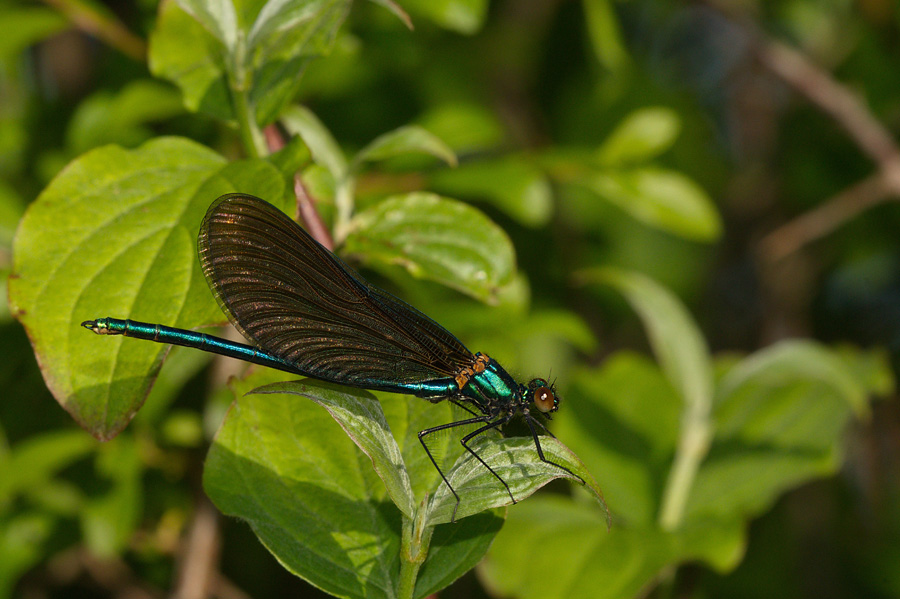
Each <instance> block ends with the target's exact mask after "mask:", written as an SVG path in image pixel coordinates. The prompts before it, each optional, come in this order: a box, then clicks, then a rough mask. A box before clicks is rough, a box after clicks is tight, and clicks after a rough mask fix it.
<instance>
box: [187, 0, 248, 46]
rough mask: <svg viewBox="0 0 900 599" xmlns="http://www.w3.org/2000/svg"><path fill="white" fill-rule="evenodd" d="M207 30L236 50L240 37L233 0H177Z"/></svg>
mask: <svg viewBox="0 0 900 599" xmlns="http://www.w3.org/2000/svg"><path fill="white" fill-rule="evenodd" d="M175 2H177V3H178V6H180V7H181V9H182V10H183V11H185V12H186V13H188V14H189V15H191V16H192V17H193V18H194V19H195V20H196V21H197V22H198V23H200V24H201V25H202V26H203V28H204V29H206V31H207V32H209V33H210V34H212V36H213V37H214V38H216V39H217V40H219V41H220V42H222V44H223V45H224V46H225V49H226V50H227V51H228V52H234V51H235V47H236V45H237V39H238V23H237V13H236V12H235V10H234V3H233V2H232V0H175Z"/></svg>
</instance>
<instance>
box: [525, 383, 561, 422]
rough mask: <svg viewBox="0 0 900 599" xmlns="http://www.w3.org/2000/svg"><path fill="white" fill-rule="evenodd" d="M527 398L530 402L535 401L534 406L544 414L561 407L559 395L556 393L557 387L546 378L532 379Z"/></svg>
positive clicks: (526, 394)
mask: <svg viewBox="0 0 900 599" xmlns="http://www.w3.org/2000/svg"><path fill="white" fill-rule="evenodd" d="M525 400H526V401H527V402H528V403H534V407H536V408H537V409H538V410H539V411H541V412H542V413H544V414H549V413H550V412H555V411H556V410H558V409H559V397H558V396H557V395H556V389H555V388H554V387H553V385H552V384H550V383H548V382H547V381H545V380H544V379H531V382H529V383H528V388H527V389H526V391H525ZM548 417H549V416H548Z"/></svg>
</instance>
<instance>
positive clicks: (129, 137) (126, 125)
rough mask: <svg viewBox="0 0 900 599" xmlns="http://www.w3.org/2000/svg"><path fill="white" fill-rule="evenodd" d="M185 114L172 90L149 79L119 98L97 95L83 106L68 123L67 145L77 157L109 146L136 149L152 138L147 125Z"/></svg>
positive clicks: (128, 88)
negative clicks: (109, 144)
mask: <svg viewBox="0 0 900 599" xmlns="http://www.w3.org/2000/svg"><path fill="white" fill-rule="evenodd" d="M183 111H184V108H183V106H182V102H181V98H179V97H178V92H177V91H176V90H175V89H174V88H173V87H171V86H169V85H166V84H163V83H160V82H158V81H152V80H146V79H145V80H137V81H133V82H131V83H129V84H128V85H127V86H126V87H124V88H122V89H121V90H119V91H118V92H117V93H116V94H110V93H107V92H98V93H96V94H94V95H93V96H91V97H90V98H88V99H86V100H85V101H84V102H82V103H81V104H80V105H79V106H78V110H76V111H75V114H74V115H73V116H72V119H71V120H70V121H69V129H68V131H67V132H66V143H67V145H68V146H69V150H70V151H71V152H72V153H74V154H81V153H84V152H86V151H88V150H90V149H92V148H95V147H97V146H101V145H104V144H107V143H118V144H120V145H124V146H128V147H130V146H135V145H137V144H139V143H142V142H144V141H146V140H147V139H148V138H150V137H151V136H152V135H153V132H152V131H151V130H150V129H149V128H148V127H144V126H143V125H144V124H145V123H149V122H154V121H160V120H164V119H168V118H171V117H173V116H175V115H178V114H181V113H182V112H183Z"/></svg>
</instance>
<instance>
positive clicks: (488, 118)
mask: <svg viewBox="0 0 900 599" xmlns="http://www.w3.org/2000/svg"><path fill="white" fill-rule="evenodd" d="M417 121H418V123H419V125H421V126H422V127H424V128H425V129H427V130H429V131H431V132H432V133H434V134H435V135H437V136H438V137H439V138H440V139H442V140H443V141H444V143H446V144H447V145H448V146H450V147H451V148H453V150H454V151H455V152H456V153H458V154H462V153H472V152H479V151H484V150H489V149H492V148H496V147H498V146H500V145H501V144H502V143H503V140H504V136H505V134H504V130H503V125H502V124H501V123H500V121H499V120H498V119H497V117H496V115H494V114H493V113H491V112H490V111H488V110H486V109H485V107H484V106H482V105H480V104H476V103H474V102H463V101H456V102H448V103H446V104H441V105H439V106H435V107H432V108H430V109H429V110H428V111H427V112H425V114H423V115H422V116H421V117H419V118H418V119H417Z"/></svg>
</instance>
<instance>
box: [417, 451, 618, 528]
mask: <svg viewBox="0 0 900 599" xmlns="http://www.w3.org/2000/svg"><path fill="white" fill-rule="evenodd" d="M469 446H470V447H471V448H472V450H473V451H474V452H475V453H477V454H478V456H479V457H480V458H481V459H482V460H484V461H485V462H486V463H487V464H488V465H489V466H490V467H491V468H492V469H493V470H494V472H496V473H497V475H498V476H499V477H500V478H502V479H503V480H504V481H506V484H507V485H509V491H510V492H512V495H513V497H514V498H515V500H516V502H520V501H522V500H523V499H525V498H526V497H528V496H530V495H531V494H532V493H534V492H535V491H537V490H538V489H540V488H541V487H543V486H544V485H546V484H547V483H548V482H550V481H552V480H554V479H556V478H568V479H570V480H573V481H575V482H577V483H579V484H580V483H581V482H582V480H583V481H584V486H585V488H586V489H587V490H588V491H590V492H591V493H592V494H593V496H594V497H595V499H597V501H598V503H599V504H600V505H601V506H602V508H601V511H603V510H605V507H606V506H605V504H604V502H603V493H602V492H601V491H600V487H598V486H597V482H596V481H595V480H594V479H593V477H592V476H591V475H590V473H589V472H588V470H587V469H586V468H585V467H584V465H583V464H582V463H581V462H580V461H579V460H578V458H577V457H576V456H575V454H574V453H572V452H571V451H570V450H569V448H567V447H566V446H565V445H563V444H562V443H560V442H559V440H558V439H554V438H553V437H549V436H542V437H541V449H542V450H543V452H544V456H545V457H546V458H547V459H548V460H550V461H552V462H555V463H556V464H560V465H561V466H564V467H566V468H568V469H569V470H570V471H571V473H572V474H570V473H568V472H566V471H564V470H562V469H561V468H559V467H557V466H554V465H553V464H548V463H546V462H544V461H542V460H541V459H540V456H539V455H538V453H537V449H536V448H535V445H534V440H533V439H532V438H531V437H512V438H506V439H499V440H498V439H482V438H476V439H475V440H473V441H471V442H470V443H469ZM446 474H447V480H449V481H450V484H451V485H452V486H453V488H454V489H456V492H457V493H459V496H460V503H459V508H456V498H455V497H454V496H453V494H452V493H451V492H450V489H448V488H447V485H440V486H439V487H438V489H437V491H436V492H435V493H434V495H432V497H431V503H430V504H429V506H428V510H429V514H428V523H429V524H444V523H446V522H450V519H451V518H452V517H453V512H454V509H455V508H456V519H457V520H458V519H461V518H465V517H466V516H469V515H470V514H475V513H478V512H481V511H484V510H486V509H490V508H495V507H501V506H505V505H510V504H511V503H513V502H512V499H510V496H509V492H507V490H506V487H504V486H503V485H502V484H501V483H500V481H498V480H497V477H496V476H494V475H493V474H491V473H490V472H489V471H488V470H487V468H485V467H484V465H483V464H482V463H481V462H479V461H478V460H476V459H473V457H472V456H471V455H469V454H468V453H464V454H463V455H462V456H461V457H460V459H459V460H458V461H457V463H456V464H455V465H454V466H453V468H452V469H451V470H450V471H448V472H447V473H446ZM578 477H581V480H578ZM604 513H605V512H604Z"/></svg>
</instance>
